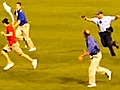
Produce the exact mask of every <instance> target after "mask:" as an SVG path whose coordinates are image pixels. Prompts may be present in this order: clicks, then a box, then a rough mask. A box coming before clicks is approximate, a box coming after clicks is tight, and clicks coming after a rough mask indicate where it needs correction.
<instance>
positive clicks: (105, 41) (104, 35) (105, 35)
mask: <svg viewBox="0 0 120 90" xmlns="http://www.w3.org/2000/svg"><path fill="white" fill-rule="evenodd" d="M99 35H100V37H101V43H102V45H103V46H104V47H108V48H109V50H110V52H111V55H112V56H115V51H114V49H113V47H112V42H113V41H112V37H111V32H108V31H105V32H100V33H99Z"/></svg>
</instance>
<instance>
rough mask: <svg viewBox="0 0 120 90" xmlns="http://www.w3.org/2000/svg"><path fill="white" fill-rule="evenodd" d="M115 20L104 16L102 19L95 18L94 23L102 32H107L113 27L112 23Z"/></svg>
mask: <svg viewBox="0 0 120 90" xmlns="http://www.w3.org/2000/svg"><path fill="white" fill-rule="evenodd" d="M114 20H115V17H112V16H103V18H102V19H98V18H93V22H94V23H95V24H97V26H98V27H99V29H100V32H104V31H106V29H107V28H109V27H110V26H111V22H112V21H114Z"/></svg>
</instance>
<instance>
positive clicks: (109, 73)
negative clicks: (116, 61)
mask: <svg viewBox="0 0 120 90" xmlns="http://www.w3.org/2000/svg"><path fill="white" fill-rule="evenodd" d="M107 77H108V79H109V81H110V80H111V77H112V72H111V71H109V72H108V73H107Z"/></svg>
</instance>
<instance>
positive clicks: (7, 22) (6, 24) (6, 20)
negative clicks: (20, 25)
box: [2, 18, 9, 26]
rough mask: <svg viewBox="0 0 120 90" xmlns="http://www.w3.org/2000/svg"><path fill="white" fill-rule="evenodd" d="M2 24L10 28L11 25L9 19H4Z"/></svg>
mask: <svg viewBox="0 0 120 90" xmlns="http://www.w3.org/2000/svg"><path fill="white" fill-rule="evenodd" d="M2 23H3V24H4V25H5V26H8V24H9V19H7V18H4V19H3V20H2Z"/></svg>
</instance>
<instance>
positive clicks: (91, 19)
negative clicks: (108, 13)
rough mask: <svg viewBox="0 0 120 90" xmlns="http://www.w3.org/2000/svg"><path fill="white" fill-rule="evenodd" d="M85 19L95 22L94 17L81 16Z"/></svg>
mask: <svg viewBox="0 0 120 90" xmlns="http://www.w3.org/2000/svg"><path fill="white" fill-rule="evenodd" d="M81 17H82V18H83V19H84V20H85V21H89V22H94V21H93V18H88V17H86V16H81Z"/></svg>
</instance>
